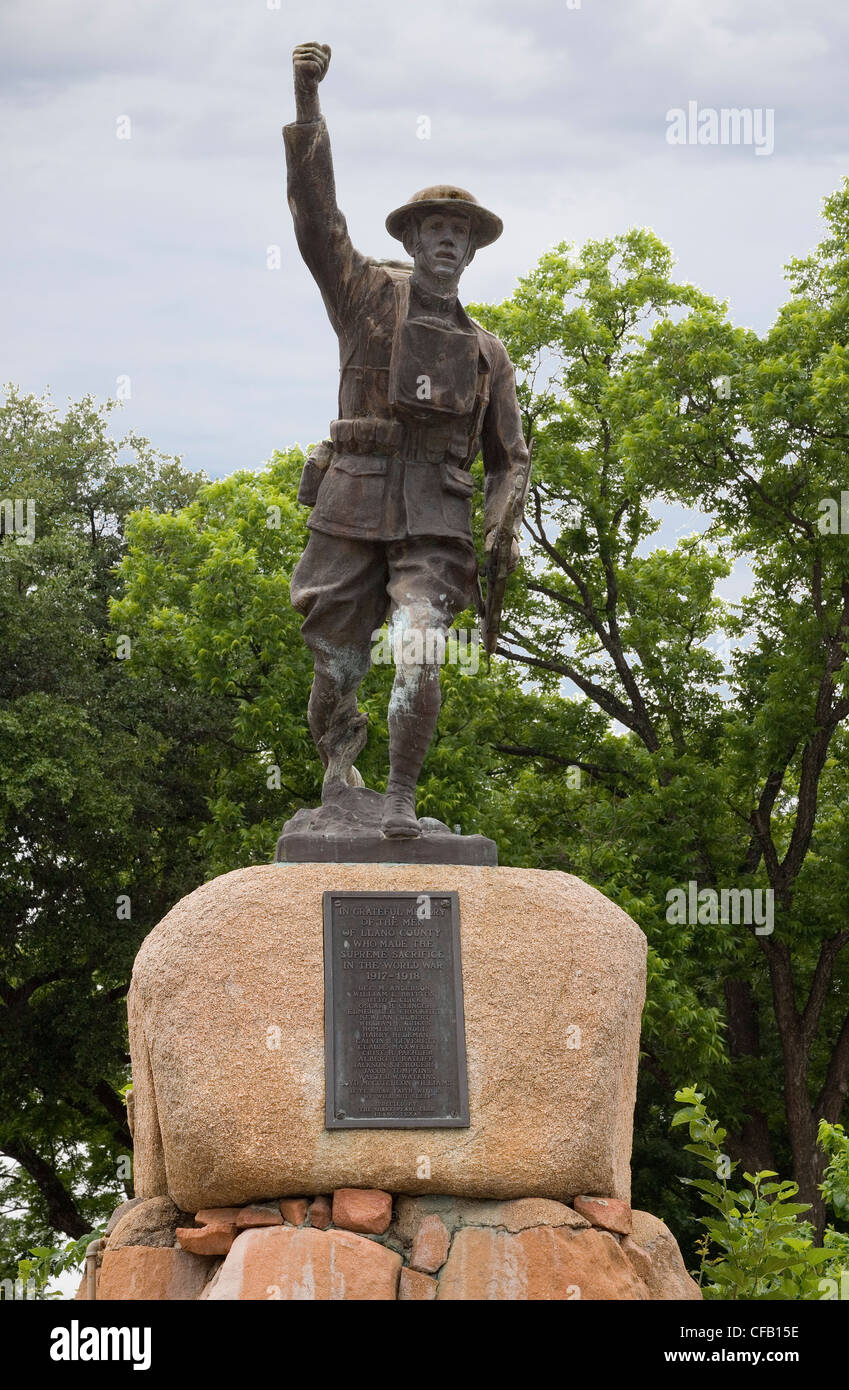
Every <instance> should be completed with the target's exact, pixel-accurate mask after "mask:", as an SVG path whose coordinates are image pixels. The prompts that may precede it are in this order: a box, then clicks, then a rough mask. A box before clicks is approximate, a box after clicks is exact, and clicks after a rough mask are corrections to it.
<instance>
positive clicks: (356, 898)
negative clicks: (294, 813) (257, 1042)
mask: <svg viewBox="0 0 849 1390" xmlns="http://www.w3.org/2000/svg"><path fill="white" fill-rule="evenodd" d="M324 1047H325V1060H326V1081H325V1086H326V1089H325V1095H326V1119H325V1125H326V1128H327V1129H415V1128H420V1129H451V1128H456V1129H463V1128H467V1127H468V1124H469V1093H468V1084H467V1080H466V1030H465V1022H464V1019H463V976H462V970H461V965H460V906H459V901H458V897H457V894H456V893H325V894H324Z"/></svg>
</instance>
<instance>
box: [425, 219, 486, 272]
mask: <svg viewBox="0 0 849 1390" xmlns="http://www.w3.org/2000/svg"><path fill="white" fill-rule="evenodd" d="M471 233H472V224H471V219H470V218H469V216H468V215H467V214H466V213H464V212H452V213H443V212H432V213H429V214H428V215H427V216H426V217H423V218H422V220H421V222H420V223H419V227H418V237H417V239H416V249H415V261H416V264H417V265H418V264H421V265H422V266H423V267H424V268H425V269H426V270H427V271H429V272H430V274H431V275H437V276H439V277H440V278H445V279H447V280H456V279H458V278H459V276H460V273H461V271H462V270H463V268H464V266H465V265H466V264H467V262H468V261H469V259H470V257H469V249H470V243H471Z"/></svg>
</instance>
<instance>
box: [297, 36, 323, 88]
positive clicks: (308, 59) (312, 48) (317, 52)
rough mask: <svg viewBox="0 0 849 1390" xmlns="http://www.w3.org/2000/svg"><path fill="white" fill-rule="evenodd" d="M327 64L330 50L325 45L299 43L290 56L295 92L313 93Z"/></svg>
mask: <svg viewBox="0 0 849 1390" xmlns="http://www.w3.org/2000/svg"><path fill="white" fill-rule="evenodd" d="M329 63H330V48H329V46H328V45H327V44H326V43H299V44H298V47H297V48H296V49H295V51H294V53H293V54H292V65H293V67H294V69H295V88H296V90H297V89H298V88H300V89H301V90H302V91H310V90H311V91H314V90H315V88H316V87H317V86H318V84H319V82H321V80H322V78H323V77H324V74H325V73H326V72H327V68H328V65H329Z"/></svg>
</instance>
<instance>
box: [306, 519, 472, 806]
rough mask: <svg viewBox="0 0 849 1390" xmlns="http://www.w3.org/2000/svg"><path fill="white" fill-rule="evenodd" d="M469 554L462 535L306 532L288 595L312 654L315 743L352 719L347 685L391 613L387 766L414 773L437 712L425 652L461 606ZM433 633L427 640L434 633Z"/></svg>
mask: <svg viewBox="0 0 849 1390" xmlns="http://www.w3.org/2000/svg"><path fill="white" fill-rule="evenodd" d="M476 578H477V559H476V556H475V552H474V549H473V547H472V545H471V543H470V542H467V541H464V540H459V539H458V540H454V539H440V538H437V537H424V538H419V537H416V538H414V539H410V540H403V541H389V542H383V541H362V540H355V539H350V538H347V537H340V536H329V535H326V534H325V533H324V532H321V531H312V532H311V533H310V539H309V542H308V544H307V548H306V550H305V551H304V554H303V555H302V557H301V559H300V561H299V562H298V564H297V566H296V568H295V571H294V573H293V575H292V581H291V600H292V604H293V606H294V607H295V608H296V609H297V610H298V612H299V613H303V614H304V623H303V626H302V628H301V631H302V634H303V637H304V640H305V641H306V643H307V645H308V646H309V648H310V650H311V651H312V653H313V660H314V664H315V681H314V684H313V690H312V694H311V696H310V708H309V721H310V730H311V732H312V734H313V737H314V739H315V740H316V742H317V743H318V741H319V739H321V738H322V737H323V736H324V735H325V734H326V733H327V731H328V730H329V729H331V728H334V727H335V726H336V725H338V724H345V723H347V722H349V721H350V720H351V719H353V718H355V717H356V691H357V688H358V686H359V685H360V682H361V681H362V679H363V677H364V676H365V675H366V673H367V671H368V669H369V666H370V663H371V653H372V647H373V643H374V641H375V638H376V634H377V632H378V630H379V629H380V628H381V627H382V626H383V623H384V622H385V621H386V618H387V617H388V616H389V615H390V614H391V617H392V623H391V629H392V635H393V650H394V651H395V653H396V654H397V658H398V662H397V664H398V669H397V673H396V680H395V688H394V690H393V694H392V701H391V704H390V711H389V733H390V754H391V757H392V765H393V771H394V770H396V769H397V771H398V772H399V773H401V774H402V775H404V776H405V777H406V776H412V779H413V781H415V779H416V778H417V777H418V771H419V769H420V767H421V763H422V760H423V758H424V754H425V752H426V751H427V747H428V744H429V743H430V739H431V736H432V734H433V730H434V727H435V724H436V716H437V714H438V712H439V667H438V664H434V661H433V653H434V650H435V649H437V650H438V648H439V639H440V637H441V638H444V634H445V633H446V632H447V630H448V628H449V627H450V626H451V623H452V622H453V620H454V618H455V617H456V615H457V613H460V612H462V611H463V609H464V608H467V607H469V606H470V604H471V603H472V601H473V596H474V586H475V581H476ZM435 639H436V640H435Z"/></svg>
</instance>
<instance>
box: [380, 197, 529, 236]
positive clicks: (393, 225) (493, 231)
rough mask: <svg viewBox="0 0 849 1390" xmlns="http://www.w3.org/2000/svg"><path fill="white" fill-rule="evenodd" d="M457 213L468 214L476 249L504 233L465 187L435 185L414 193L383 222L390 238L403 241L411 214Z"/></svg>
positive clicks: (490, 214)
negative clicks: (457, 211)
mask: <svg viewBox="0 0 849 1390" xmlns="http://www.w3.org/2000/svg"><path fill="white" fill-rule="evenodd" d="M458 209H459V210H460V211H462V212H465V213H468V215H469V217H470V218H471V223H472V237H473V240H474V243H475V246H476V247H478V246H489V244H490V242H492V241H495V240H496V239H497V238H498V237H500V236H501V233H502V232H503V231H504V223H503V222H502V221H501V218H500V217H496V215H495V213H494V212H490V211H489V209H488V208H485V207H482V206H481V204H480V203H479V202H478V200H477V198H475V197H473V196H472V194H471V193H467V192H466V190H465V188H455V187H454V186H453V185H452V184H447V183H438V184H435V185H434V186H433V188H423V189H421V191H420V192H419V193H414V194H413V196H412V197H411V198H410V199H409V201H408V202H406V203H404V205H403V207H400V208H396V209H395V211H394V212H390V214H389V216H388V217H387V219H386V230H387V232H388V233H389V235H390V236H394V237H397V239H398V241H403V239H404V227H405V225H406V223H407V219H408V217H409V216H410V213H411V212H417V213H424V214H427V213H431V212H445V211H446V210H447V211H451V210H454V211H456V210H458Z"/></svg>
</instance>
